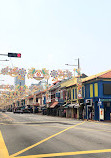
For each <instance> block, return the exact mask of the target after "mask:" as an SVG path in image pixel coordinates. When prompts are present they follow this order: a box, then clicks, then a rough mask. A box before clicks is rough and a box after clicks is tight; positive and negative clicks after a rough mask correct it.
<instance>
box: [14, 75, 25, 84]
mask: <svg viewBox="0 0 111 158" xmlns="http://www.w3.org/2000/svg"><path fill="white" fill-rule="evenodd" d="M17 85H20V86H24V85H25V76H24V80H20V79H18V76H17V77H15V86H17Z"/></svg>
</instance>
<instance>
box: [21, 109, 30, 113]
mask: <svg viewBox="0 0 111 158" xmlns="http://www.w3.org/2000/svg"><path fill="white" fill-rule="evenodd" d="M23 113H31V112H30V111H29V110H27V109H24V110H23Z"/></svg>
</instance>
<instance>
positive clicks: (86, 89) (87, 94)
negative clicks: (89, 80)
mask: <svg viewBox="0 0 111 158" xmlns="http://www.w3.org/2000/svg"><path fill="white" fill-rule="evenodd" d="M89 94H90V87H89V85H86V86H85V96H86V98H89Z"/></svg>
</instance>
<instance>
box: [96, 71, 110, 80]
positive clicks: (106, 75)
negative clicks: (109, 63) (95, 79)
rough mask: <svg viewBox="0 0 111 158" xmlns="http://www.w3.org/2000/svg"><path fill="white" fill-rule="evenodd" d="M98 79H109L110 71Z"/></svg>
mask: <svg viewBox="0 0 111 158" xmlns="http://www.w3.org/2000/svg"><path fill="white" fill-rule="evenodd" d="M99 78H111V71H110V72H107V73H105V74H103V75H101V76H99Z"/></svg>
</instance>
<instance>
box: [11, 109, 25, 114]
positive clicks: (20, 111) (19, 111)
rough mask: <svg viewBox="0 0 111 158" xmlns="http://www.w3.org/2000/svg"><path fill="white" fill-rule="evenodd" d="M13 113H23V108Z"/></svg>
mask: <svg viewBox="0 0 111 158" xmlns="http://www.w3.org/2000/svg"><path fill="white" fill-rule="evenodd" d="M13 113H14V114H15V113H18V114H23V110H15V111H13Z"/></svg>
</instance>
